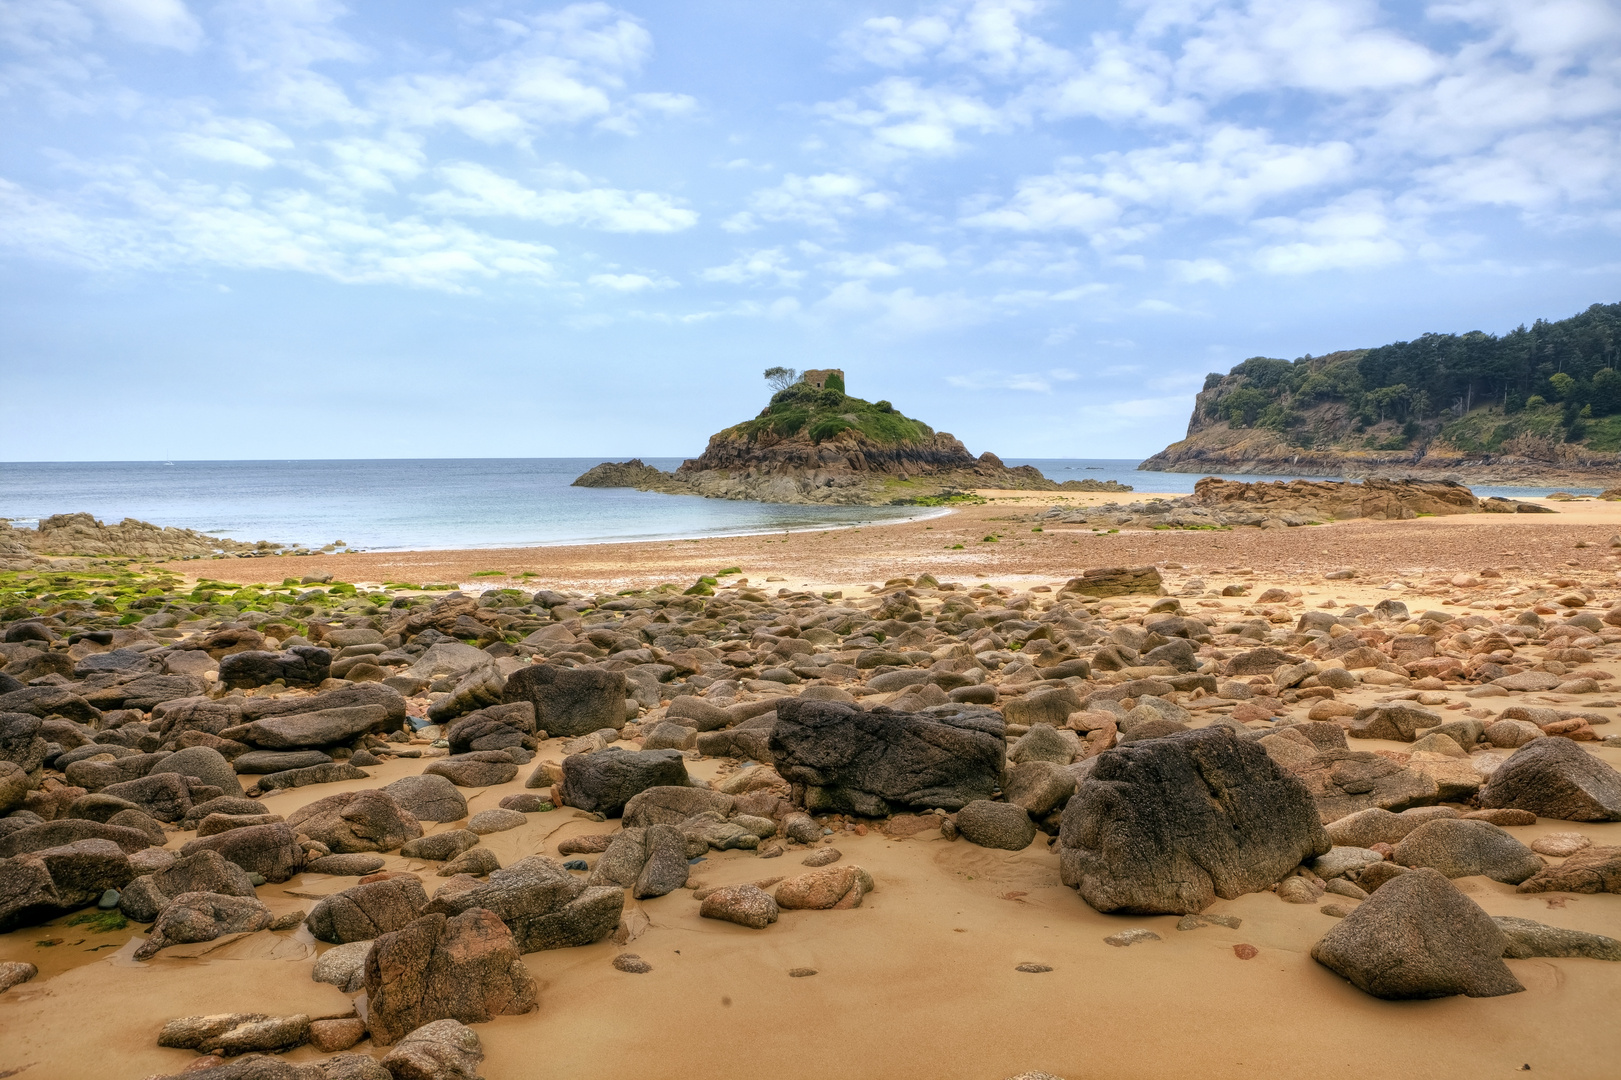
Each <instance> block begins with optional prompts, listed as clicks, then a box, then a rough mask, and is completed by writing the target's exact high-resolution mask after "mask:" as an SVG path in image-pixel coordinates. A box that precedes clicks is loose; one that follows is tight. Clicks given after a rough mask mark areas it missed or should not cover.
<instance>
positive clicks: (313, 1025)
mask: <svg viewBox="0 0 1621 1080" xmlns="http://www.w3.org/2000/svg"><path fill="white" fill-rule="evenodd" d="M365 1037H366V1022H365V1021H364V1020H362V1019H360V1018H359V1017H357V1016H346V1017H342V1018H340V1019H337V1020H311V1021H310V1030H309V1042H310V1045H311V1046H313V1047H315V1048H316V1049H317V1050H319V1051H321V1053H323V1054H335V1053H337V1052H339V1051H340V1050H347V1049H349V1048H350V1047H351V1046H353V1045H355V1044H356V1043H358V1042H359V1041H360V1040H361V1039H364V1038H365Z"/></svg>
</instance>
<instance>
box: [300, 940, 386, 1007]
mask: <svg viewBox="0 0 1621 1080" xmlns="http://www.w3.org/2000/svg"><path fill="white" fill-rule="evenodd" d="M371 944H372V943H371V940H370V939H367V940H364V941H351V942H349V943H348V944H345V945H336V946H334V947H332V948H330V949H328V950H327V951H326V952H324V953H322V954H321V955H320V956H318V957H316V958H315V967H314V969H313V970H312V971H311V972H310V978H312V979H314V980H315V981H316V982H320V983H329V984H331V985H332V986H336V987H337V988H338V989H339V990H342V991H343V992H344V993H345V994H356V993H359V992H360V991H361V989H362V988H364V987H365V985H366V954H367V953H369V952H371Z"/></svg>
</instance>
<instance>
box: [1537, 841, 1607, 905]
mask: <svg viewBox="0 0 1621 1080" xmlns="http://www.w3.org/2000/svg"><path fill="white" fill-rule="evenodd" d="M1519 891H1520V892H1523V893H1530V892H1570V893H1621V847H1597V846H1595V847H1590V848H1583V849H1582V850H1581V851H1578V852H1577V853H1576V854H1574V855H1572V856H1571V857H1570V858H1568V859H1566V860H1565V861H1564V862H1562V863H1556V864H1554V865H1552V866H1545V867H1543V868H1542V869H1541V870H1539V871H1537V872H1536V873H1535V874H1534V875H1532V876H1531V877H1529V878H1526V879H1525V880H1524V881H1522V882H1520V890H1519Z"/></svg>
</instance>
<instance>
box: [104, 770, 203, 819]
mask: <svg viewBox="0 0 1621 1080" xmlns="http://www.w3.org/2000/svg"><path fill="white" fill-rule="evenodd" d="M100 794H102V795H107V796H110V797H112V798H115V799H124V800H126V801H128V802H130V803H133V804H134V805H135V806H136V807H138V808H139V809H141V810H142V811H143V812H145V813H146V814H149V815H150V816H152V817H153V818H155V819H157V820H158V821H179V820H181V819H182V818H184V817H185V816H186V814H187V812H188V811H190V810H191V787H190V785H188V784H187V783H186V778H185V777H184V776H181V775H180V774H179V773H152V774H151V775H149V776H143V777H141V778H140V779H139V780H125V781H123V782H122V783H118V784H108V785H107V786H106V787H104V788H102V789H101V791H100Z"/></svg>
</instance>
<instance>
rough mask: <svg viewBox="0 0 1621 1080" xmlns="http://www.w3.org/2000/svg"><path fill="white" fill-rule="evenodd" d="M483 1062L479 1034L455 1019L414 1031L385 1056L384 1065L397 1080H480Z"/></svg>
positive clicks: (482, 1047)
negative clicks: (481, 1063)
mask: <svg viewBox="0 0 1621 1080" xmlns="http://www.w3.org/2000/svg"><path fill="white" fill-rule="evenodd" d="M374 1038H375V1036H374ZM483 1060H484V1046H483V1044H482V1043H480V1042H479V1038H478V1033H477V1032H476V1031H474V1030H473V1029H472V1028H470V1027H468V1026H466V1025H465V1024H462V1023H460V1022H459V1021H457V1020H453V1019H452V1020H435V1021H434V1022H433V1023H431V1024H424V1025H422V1026H421V1027H419V1028H417V1029H416V1030H414V1031H412V1032H411V1033H410V1034H408V1035H406V1036H405V1037H404V1038H403V1039H401V1040H400V1044H399V1045H398V1046H396V1047H395V1048H394V1049H392V1050H390V1051H389V1052H388V1053H387V1054H385V1055H383V1062H382V1063H383V1067H384V1068H386V1069H387V1070H388V1072H389V1075H390V1076H391V1077H393V1080H479V1076H478V1065H479V1062H481V1061H483Z"/></svg>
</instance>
